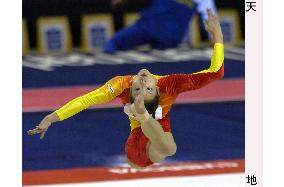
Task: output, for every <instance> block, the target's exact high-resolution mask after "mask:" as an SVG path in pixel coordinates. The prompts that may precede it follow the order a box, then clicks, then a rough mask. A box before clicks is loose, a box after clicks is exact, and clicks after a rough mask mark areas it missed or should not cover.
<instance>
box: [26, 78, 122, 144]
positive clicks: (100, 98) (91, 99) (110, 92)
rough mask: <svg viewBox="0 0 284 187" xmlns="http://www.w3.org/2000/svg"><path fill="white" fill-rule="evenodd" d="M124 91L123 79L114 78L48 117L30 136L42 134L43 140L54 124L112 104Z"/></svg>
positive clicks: (30, 131) (30, 132)
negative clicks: (101, 105)
mask: <svg viewBox="0 0 284 187" xmlns="http://www.w3.org/2000/svg"><path fill="white" fill-rule="evenodd" d="M123 89H124V88H123V77H122V76H118V77H114V78H113V79H111V80H109V81H108V82H107V83H105V84H104V85H103V86H102V87H100V88H98V89H96V90H94V91H92V92H90V93H87V94H85V95H83V96H80V97H77V98H75V99H73V100H71V101H69V102H68V103H66V104H65V105H64V106H63V107H61V108H59V109H58V110H56V111H54V112H53V113H51V114H49V115H47V116H46V117H45V118H44V119H43V120H42V121H41V122H40V124H39V125H38V126H36V128H35V129H32V130H29V131H28V134H29V135H33V134H41V135H40V138H41V139H42V138H43V137H44V134H45V132H46V131H47V129H48V128H49V126H50V125H51V124H52V123H54V122H57V121H63V120H65V119H67V118H70V117H71V116H73V115H75V114H77V113H79V112H81V111H82V110H85V109H87V108H89V107H90V106H93V105H96V104H102V103H106V102H110V101H112V100H113V99H115V98H116V97H117V96H118V95H120V94H121V93H122V92H123Z"/></svg>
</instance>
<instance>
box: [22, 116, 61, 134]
mask: <svg viewBox="0 0 284 187" xmlns="http://www.w3.org/2000/svg"><path fill="white" fill-rule="evenodd" d="M56 121H59V117H58V116H57V114H56V113H54V112H53V113H52V114H50V115H47V116H46V117H45V118H43V120H42V121H41V122H40V123H39V125H38V126H36V128H34V129H32V130H29V131H27V133H28V135H34V134H40V139H43V138H44V135H45V133H46V131H47V130H48V128H49V127H50V126H51V124H52V123H53V122H56Z"/></svg>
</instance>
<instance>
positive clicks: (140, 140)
mask: <svg viewBox="0 0 284 187" xmlns="http://www.w3.org/2000/svg"><path fill="white" fill-rule="evenodd" d="M148 141H149V139H148V138H147V137H146V136H145V135H144V134H143V132H142V129H141V127H138V128H135V129H133V130H132V131H131V133H130V135H129V137H128V139H127V141H126V144H125V153H126V156H127V159H128V160H129V161H130V162H132V163H133V164H135V165H137V166H140V167H146V166H149V165H152V164H153V162H152V161H151V160H150V159H149V158H148V156H147V154H146V148H147V143H148Z"/></svg>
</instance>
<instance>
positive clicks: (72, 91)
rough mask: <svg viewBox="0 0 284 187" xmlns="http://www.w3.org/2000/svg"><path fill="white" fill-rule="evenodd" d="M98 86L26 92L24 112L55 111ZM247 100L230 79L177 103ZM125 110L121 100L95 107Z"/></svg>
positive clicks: (239, 81) (241, 83)
mask: <svg viewBox="0 0 284 187" xmlns="http://www.w3.org/2000/svg"><path fill="white" fill-rule="evenodd" d="M97 87H98V86H74V87H58V88H38V89H24V90H23V112H40V111H53V110H56V109H57V108H59V107H61V106H62V105H64V104H65V103H66V102H68V101H70V100H71V99H73V98H76V97H78V96H80V95H83V94H85V93H88V92H90V91H92V90H94V89H96V88H97ZM244 99H245V80H244V79H227V80H220V81H216V82H213V83H212V84H209V85H208V86H206V87H204V88H201V89H199V90H194V91H190V92H185V93H182V94H180V95H179V97H178V98H177V100H176V102H175V103H176V104H185V103H207V102H221V101H243V100H244ZM116 107H122V104H121V102H120V100H119V99H115V100H114V101H112V102H109V103H105V104H100V105H95V106H94V107H92V108H116Z"/></svg>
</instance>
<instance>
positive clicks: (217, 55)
mask: <svg viewBox="0 0 284 187" xmlns="http://www.w3.org/2000/svg"><path fill="white" fill-rule="evenodd" d="M223 62H224V44H222V43H215V44H214V49H213V54H212V57H211V64H210V67H209V68H208V69H206V70H202V71H199V72H196V73H193V74H198V73H216V72H217V71H219V70H220V69H221V67H222V65H223Z"/></svg>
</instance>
